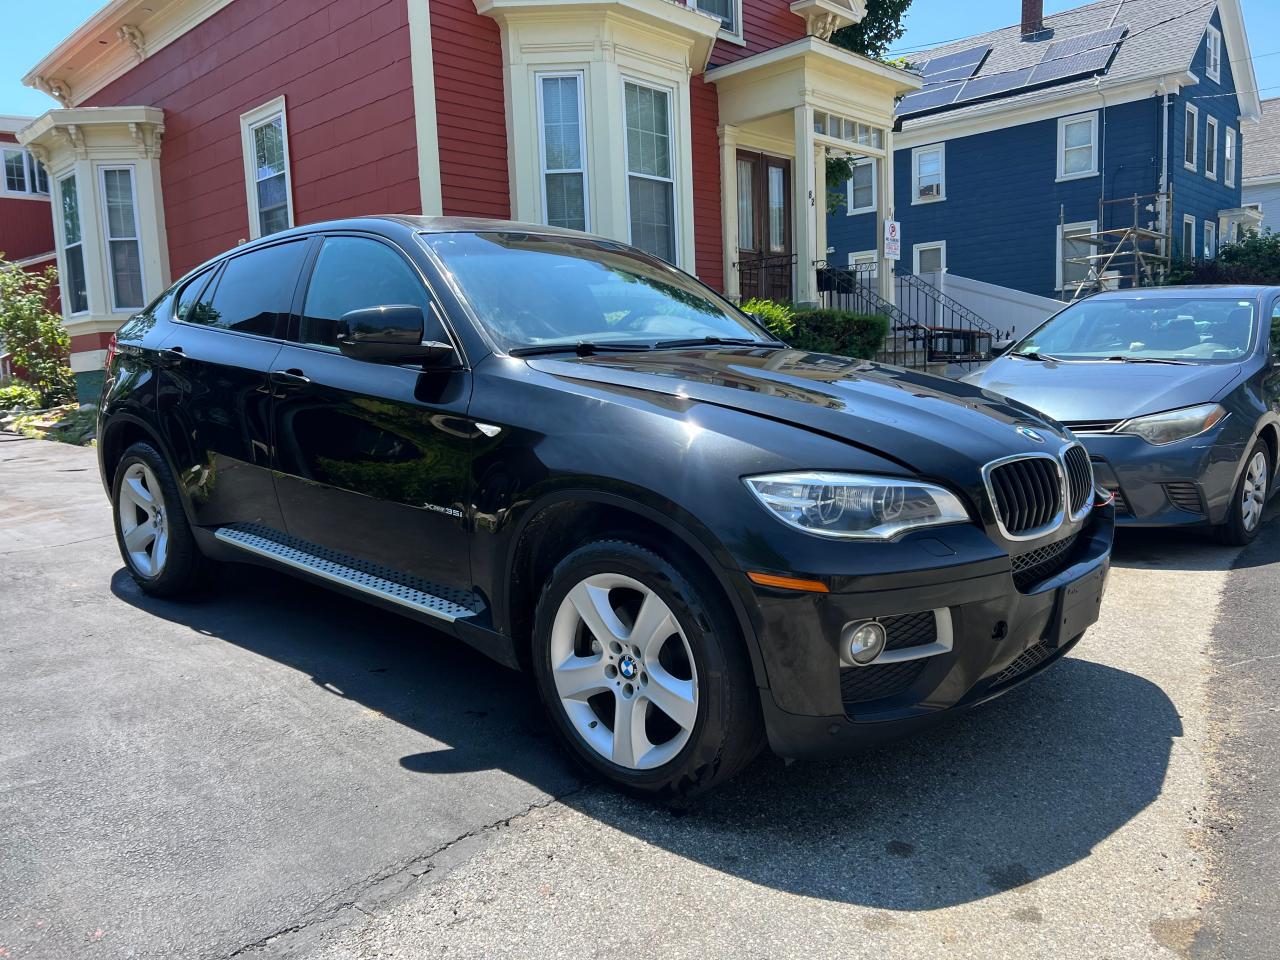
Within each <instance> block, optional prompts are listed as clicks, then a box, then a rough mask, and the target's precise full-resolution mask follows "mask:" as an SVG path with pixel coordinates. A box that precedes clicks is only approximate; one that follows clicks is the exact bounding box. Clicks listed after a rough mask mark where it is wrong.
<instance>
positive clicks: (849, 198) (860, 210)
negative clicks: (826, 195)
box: [844, 157, 880, 217]
mask: <svg viewBox="0 0 1280 960" xmlns="http://www.w3.org/2000/svg"><path fill="white" fill-rule="evenodd" d="M853 166H854V167H862V166H870V167H871V205H870V206H867V207H854V205H853V171H852V170H850V171H849V182H848V184H846V186H845V190H846V196H845V200H844V212H845V214H846V215H847V216H850V217H855V216H858V215H860V214H864V213H875V212H876V210H877V209H878V208H879V206H880V184H879V182H878V181H879V179H880V167H879V164H878V161H877V159H876V158H875V157H854V158H853Z"/></svg>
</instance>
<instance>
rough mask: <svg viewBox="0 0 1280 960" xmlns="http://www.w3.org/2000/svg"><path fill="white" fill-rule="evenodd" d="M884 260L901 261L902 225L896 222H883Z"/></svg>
mask: <svg viewBox="0 0 1280 960" xmlns="http://www.w3.org/2000/svg"><path fill="white" fill-rule="evenodd" d="M884 258H885V259H886V260H901V259H902V225H901V224H900V223H898V221H897V220H886V221H885V222H884Z"/></svg>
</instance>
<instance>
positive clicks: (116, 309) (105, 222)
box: [76, 163, 147, 313]
mask: <svg viewBox="0 0 1280 960" xmlns="http://www.w3.org/2000/svg"><path fill="white" fill-rule="evenodd" d="M111 170H127V171H128V172H129V192H130V194H131V195H132V197H133V236H132V237H113V236H111V216H110V214H109V213H108V209H107V172H108V171H111ZM76 189H77V193H76V197H77V199H79V187H78V186H77V188H76ZM98 203H99V207H98V209H99V210H100V211H101V217H102V243H103V248H102V249H103V253H104V255H105V257H106V261H107V271H106V278H107V289H108V291H109V292H110V294H111V312H112V313H136V312H137V311H139V310H142V309H143V308H144V307H146V305H147V265H146V257H145V255H144V251H143V248H142V217H141V215H140V214H139V211H138V170H137V168H136V167H134V165H133V164H131V163H107V164H103V165H102V166H100V167H98ZM80 235H81V236H82V237H83V236H84V224H83V222H82V223H81V225H80ZM112 240H117V241H119V240H132V241H133V242H134V243H136V244H137V245H138V286H139V287H141V289H142V302H141V303H139V304H137V305H129V306H121V305H120V304H119V303H117V302H116V273H115V264H114V262H113V261H112V259H111V241H112Z"/></svg>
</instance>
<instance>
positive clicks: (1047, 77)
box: [1028, 46, 1115, 85]
mask: <svg viewBox="0 0 1280 960" xmlns="http://www.w3.org/2000/svg"><path fill="white" fill-rule="evenodd" d="M1114 52H1115V47H1114V46H1111V47H1103V48H1102V49H1100V50H1086V51H1085V52H1084V53H1077V54H1075V55H1073V56H1070V57H1062V58H1060V59H1057V60H1049V61H1047V62H1042V63H1041V64H1040V65H1039V66H1037V67H1036V68H1035V70H1033V71H1032V72H1031V79H1030V80H1029V81H1028V83H1031V84H1037V85H1038V84H1041V83H1052V82H1054V81H1055V80H1065V79H1066V78H1067V77H1077V76H1084V75H1088V74H1091V73H1098V72H1099V71H1101V70H1105V69H1107V64H1109V63H1110V62H1111V55H1112V54H1113V53H1114Z"/></svg>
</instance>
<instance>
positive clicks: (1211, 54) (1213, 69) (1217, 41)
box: [1204, 27, 1222, 83]
mask: <svg viewBox="0 0 1280 960" xmlns="http://www.w3.org/2000/svg"><path fill="white" fill-rule="evenodd" d="M1204 40H1205V59H1204V72H1205V76H1207V77H1208V78H1209V79H1210V80H1212V81H1214V83H1221V82H1222V32H1221V31H1220V30H1218V28H1217V27H1210V28H1209V29H1208V30H1206V31H1205V35H1204Z"/></svg>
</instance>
